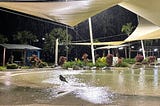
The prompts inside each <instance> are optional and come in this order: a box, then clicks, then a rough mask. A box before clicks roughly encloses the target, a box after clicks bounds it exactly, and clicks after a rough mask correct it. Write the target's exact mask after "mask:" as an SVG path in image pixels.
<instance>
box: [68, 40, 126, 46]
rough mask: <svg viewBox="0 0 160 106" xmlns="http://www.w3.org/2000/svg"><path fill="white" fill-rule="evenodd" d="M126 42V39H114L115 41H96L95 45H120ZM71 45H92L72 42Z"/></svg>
mask: <svg viewBox="0 0 160 106" xmlns="http://www.w3.org/2000/svg"><path fill="white" fill-rule="evenodd" d="M122 43H125V42H124V41H113V42H95V43H93V45H95V46H96V45H101V46H102V45H120V44H122ZM70 45H91V43H70Z"/></svg>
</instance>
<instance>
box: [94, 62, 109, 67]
mask: <svg viewBox="0 0 160 106" xmlns="http://www.w3.org/2000/svg"><path fill="white" fill-rule="evenodd" d="M95 66H96V67H105V66H107V64H106V63H103V62H96V64H95Z"/></svg>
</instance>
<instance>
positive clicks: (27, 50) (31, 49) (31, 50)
mask: <svg viewBox="0 0 160 106" xmlns="http://www.w3.org/2000/svg"><path fill="white" fill-rule="evenodd" d="M0 46H1V47H3V66H5V63H6V51H7V49H8V50H12V51H13V50H15V51H21V52H22V56H23V60H22V61H21V62H23V63H24V64H26V63H27V62H28V59H27V58H28V57H30V56H31V55H32V54H36V55H37V56H38V57H40V50H41V48H38V47H35V46H31V45H25V44H0ZM19 58H21V57H19ZM14 62H15V63H19V62H20V61H14Z"/></svg>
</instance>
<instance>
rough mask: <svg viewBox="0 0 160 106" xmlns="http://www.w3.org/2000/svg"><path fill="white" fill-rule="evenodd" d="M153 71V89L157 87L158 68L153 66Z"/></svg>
mask: <svg viewBox="0 0 160 106" xmlns="http://www.w3.org/2000/svg"><path fill="white" fill-rule="evenodd" d="M153 71H154V80H153V86H154V89H158V68H157V67H156V68H154V69H153Z"/></svg>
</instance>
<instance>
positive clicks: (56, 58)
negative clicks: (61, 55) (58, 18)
mask: <svg viewBox="0 0 160 106" xmlns="http://www.w3.org/2000/svg"><path fill="white" fill-rule="evenodd" d="M58 45H59V44H58V39H56V45H55V46H56V47H55V65H56V66H57V65H58Z"/></svg>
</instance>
